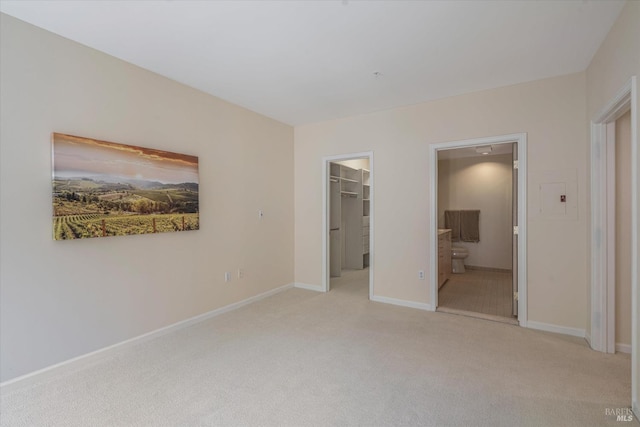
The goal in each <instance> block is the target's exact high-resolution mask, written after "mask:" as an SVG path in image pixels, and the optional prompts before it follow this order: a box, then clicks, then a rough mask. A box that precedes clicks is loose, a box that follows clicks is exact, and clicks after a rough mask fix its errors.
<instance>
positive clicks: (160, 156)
mask: <svg viewBox="0 0 640 427" xmlns="http://www.w3.org/2000/svg"><path fill="white" fill-rule="evenodd" d="M105 175H108V176H111V177H113V178H123V179H135V180H145V181H159V182H162V183H165V184H181V183H184V182H194V183H198V158H197V157H195V156H189V155H186V154H178V153H171V152H168V151H162V150H154V149H150V148H142V147H136V146H133V145H123V144H116V143H113V142H107V141H99V140H95V139H89V138H82V137H78V136H71V135H63V134H59V133H54V134H53V176H54V178H69V177H86V178H94V177H101V176H105Z"/></svg>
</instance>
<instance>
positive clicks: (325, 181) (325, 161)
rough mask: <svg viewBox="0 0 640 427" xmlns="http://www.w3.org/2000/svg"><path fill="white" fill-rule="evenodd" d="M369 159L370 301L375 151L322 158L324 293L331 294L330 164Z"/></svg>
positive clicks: (370, 288)
mask: <svg viewBox="0 0 640 427" xmlns="http://www.w3.org/2000/svg"><path fill="white" fill-rule="evenodd" d="M365 157H366V158H368V159H369V185H370V190H369V191H370V193H369V200H370V201H369V299H371V297H372V296H373V277H374V275H373V272H374V263H375V248H374V242H375V239H374V234H375V226H374V223H375V218H374V215H375V214H374V212H375V209H374V206H375V205H374V203H375V200H374V199H375V196H374V194H375V185H374V184H375V183H374V176H375V175H374V173H373V151H365V152H362V153H352V154H338V155H334V156H326V157H323V158H322V285H321V291H322V292H329V289H330V285H331V283H330V280H331V275H330V272H329V268H330V265H329V259H330V258H329V231H330V230H329V229H330V224H329V217H330V210H329V209H331V206H330V202H329V188H330V187H329V174H330V173H329V170H330V166H329V164H330V163H331V162H340V161H342V160H353V159H362V158H365Z"/></svg>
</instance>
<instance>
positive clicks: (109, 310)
mask: <svg viewBox="0 0 640 427" xmlns="http://www.w3.org/2000/svg"><path fill="white" fill-rule="evenodd" d="M0 29H1V36H0V41H1V46H0V52H1V53H0V54H1V58H0V59H1V60H0V67H1V68H0V79H1V80H0V86H1V87H2V97H1V104H0V111H1V114H2V116H1V122H2V126H1V133H0V142H1V144H0V152H1V155H0V162H1V163H0V165H1V168H0V173H1V175H0V176H1V181H0V185H1V188H0V190H1V191H0V197H1V204H0V205H1V207H0V213H1V216H0V232H1V235H2V239H1V243H0V249H1V253H2V256H1V260H0V262H1V268H0V270H1V273H0V274H1V276H0V277H1V292H2V293H1V310H0V311H1V316H2V317H1V322H0V326H1V331H0V332H1V333H0V337H1V347H2V350H1V351H2V353H1V357H0V359H1V363H2V365H1V371H2V380H3V381H4V380H8V379H10V378H13V377H16V376H19V375H22V374H25V373H28V372H30V371H34V370H36V369H40V368H44V367H46V366H49V365H51V364H54V363H57V362H61V361H64V360H66V359H69V358H72V357H74V356H78V355H82V354H84V353H87V352H90V351H93V350H96V349H99V348H102V347H105V346H108V345H110V344H114V343H117V342H120V341H123V340H126V339H128V338H132V337H135V336H137V335H140V334H143V333H146V332H149V331H152V330H155V329H157V328H160V327H163V326H166V325H169V324H172V323H174V322H178V321H181V320H184V319H187V318H189V317H192V316H195V315H198V314H201V313H204V312H207V311H209V310H212V309H215V308H218V307H222V306H225V305H228V304H230V303H234V302H237V301H240V300H243V299H246V298H248V297H251V296H254V295H257V294H260V293H262V292H266V291H268V290H271V289H274V288H276V287H279V286H282V285H286V284H289V283H291V282H293V184H292V178H293V129H292V128H291V127H289V126H287V125H283V124H281V123H278V122H276V121H274V120H271V119H268V118H266V117H263V116H260V115H258V114H255V113H252V112H250V111H247V110H245V109H243V108H240V107H237V106H235V105H232V104H229V103H227V102H224V101H222V100H220V99H217V98H214V97H212V96H209V95H205V94H203V93H201V92H198V91H196V90H194V89H191V88H189V87H186V86H183V85H180V84H178V83H176V82H173V81H170V80H168V79H166V78H163V77H161V76H158V75H155V74H152V73H150V72H147V71H144V70H142V69H140V68H137V67H135V66H133V65H130V64H127V63H125V62H122V61H120V60H117V59H115V58H113V57H110V56H107V55H105V54H102V53H99V52H97V51H95V50H92V49H89V48H86V47H84V46H81V45H79V44H76V43H74V42H71V41H69V40H66V39H63V38H60V37H58V36H55V35H53V34H51V33H48V32H46V31H43V30H41V29H37V28H36V27H33V26H31V25H27V24H25V23H22V22H20V21H18V20H16V19H14V18H11V17H8V16H6V15H2V17H1V25H0ZM52 132H63V133H70V134H74V135H81V136H87V137H92V138H99V139H104V140H109V141H115V142H121V143H128V144H137V145H141V146H149V147H154V148H159V149H164V150H169V151H177V152H182V153H188V154H193V155H197V156H199V160H200V207H201V211H200V228H201V229H200V230H199V231H194V232H184V233H165V234H160V235H143V236H128V237H111V238H104V239H87V240H81V241H80V240H76V241H53V240H52V238H51V235H52V231H51V214H52V208H51V143H50V138H51V133H52ZM258 209H263V210H264V212H265V216H264V219H263V220H262V221H258V215H257V211H258ZM274 244H275V246H274ZM237 268H243V269H244V270H245V277H244V278H243V279H237V276H236V274H235V272H236V271H237ZM225 271H231V272H233V273H234V274H233V280H232V281H231V282H230V283H224V272H225Z"/></svg>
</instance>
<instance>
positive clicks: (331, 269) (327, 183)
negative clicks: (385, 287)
mask: <svg viewBox="0 0 640 427" xmlns="http://www.w3.org/2000/svg"><path fill="white" fill-rule="evenodd" d="M323 184H324V191H323V193H324V195H323V204H324V206H323V213H324V215H323V253H324V256H323V285H322V286H323V291H324V292H328V291H329V290H331V289H340V290H342V291H346V292H350V293H356V294H360V293H362V294H363V295H367V297H368V298H369V299H371V296H372V295H373V153H372V152H367V153H356V154H349V155H342V156H331V157H326V158H324V159H323Z"/></svg>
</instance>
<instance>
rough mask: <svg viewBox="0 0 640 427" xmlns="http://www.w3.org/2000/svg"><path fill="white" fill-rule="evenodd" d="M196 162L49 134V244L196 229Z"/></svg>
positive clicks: (173, 154)
mask: <svg viewBox="0 0 640 427" xmlns="http://www.w3.org/2000/svg"><path fill="white" fill-rule="evenodd" d="M198 182H199V181H198V158H197V157H195V156H190V155H186V154H178V153H171V152H168V151H161V150H154V149H150V148H142V147H137V146H132V145H124V144H117V143H114V142H107V141H100V140H95V139H89V138H82V137H78V136H72V135H64V134H59V133H54V134H53V238H54V239H55V240H67V239H83V238H88V237H106V236H121V235H129V234H145V233H164V232H169V231H184V230H197V229H198V228H199V226H200V221H199V211H198V200H199V199H198Z"/></svg>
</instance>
